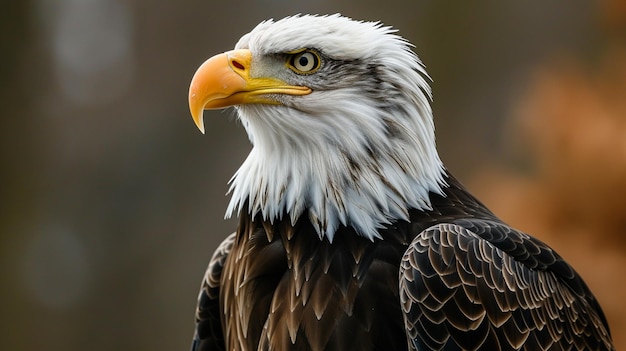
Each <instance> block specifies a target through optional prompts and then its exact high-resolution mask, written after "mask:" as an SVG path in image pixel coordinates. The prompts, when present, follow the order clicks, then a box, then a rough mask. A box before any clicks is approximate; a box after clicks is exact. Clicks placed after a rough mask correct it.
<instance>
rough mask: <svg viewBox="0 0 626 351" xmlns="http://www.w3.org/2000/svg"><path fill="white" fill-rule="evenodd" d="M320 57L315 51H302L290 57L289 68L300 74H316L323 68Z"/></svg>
mask: <svg viewBox="0 0 626 351" xmlns="http://www.w3.org/2000/svg"><path fill="white" fill-rule="evenodd" d="M321 64H322V60H321V58H320V55H319V54H318V53H317V52H315V51H313V50H308V49H305V50H302V51H300V52H295V53H292V54H291V55H289V59H288V60H287V66H288V67H289V68H290V69H291V70H292V71H294V72H296V73H298V74H312V73H315V72H316V71H317V70H318V69H319V68H320V66H321Z"/></svg>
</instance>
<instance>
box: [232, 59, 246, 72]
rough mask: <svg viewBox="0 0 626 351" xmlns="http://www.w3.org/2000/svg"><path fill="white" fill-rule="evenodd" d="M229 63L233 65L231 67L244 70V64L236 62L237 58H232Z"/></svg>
mask: <svg viewBox="0 0 626 351" xmlns="http://www.w3.org/2000/svg"><path fill="white" fill-rule="evenodd" d="M230 63H231V64H232V65H233V67H235V68H237V69H240V70H245V67H244V65H242V64H241V63H239V62H237V60H232V61H230Z"/></svg>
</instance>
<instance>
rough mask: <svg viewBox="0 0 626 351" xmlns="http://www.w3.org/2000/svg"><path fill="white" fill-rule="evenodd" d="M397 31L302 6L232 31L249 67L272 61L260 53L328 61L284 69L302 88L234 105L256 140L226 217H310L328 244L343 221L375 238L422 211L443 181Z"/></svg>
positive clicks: (424, 96) (425, 108)
mask: <svg viewBox="0 0 626 351" xmlns="http://www.w3.org/2000/svg"><path fill="white" fill-rule="evenodd" d="M394 33H395V30H393V29H391V28H390V27H384V26H383V25H382V24H380V23H372V22H359V21H354V20H351V19H349V18H346V17H342V16H340V15H332V16H311V15H303V16H294V17H287V18H284V19H282V20H279V21H272V20H269V21H265V22H262V23H261V24H259V25H258V26H257V27H256V28H254V29H253V30H252V31H251V32H250V33H248V34H246V35H244V36H243V37H242V38H241V39H240V41H239V42H238V43H237V45H236V49H249V50H250V51H251V52H252V54H253V64H255V65H256V66H255V67H256V68H255V67H253V68H252V74H257V75H261V74H262V73H263V72H267V70H271V68H268V67H270V66H271V65H269V64H268V65H264V64H262V62H265V61H264V60H269V59H268V58H269V57H272V55H279V54H283V53H287V52H292V51H294V50H299V49H303V48H309V49H314V50H317V51H318V52H319V53H320V54H321V55H323V57H325V58H326V60H325V61H324V62H323V63H322V65H327V66H328V67H322V68H321V69H320V70H319V71H318V72H317V73H315V74H311V75H307V76H302V75H300V76H296V74H293V72H291V74H292V75H293V76H294V77H290V76H281V77H280V78H281V79H283V80H286V81H289V80H292V81H293V82H294V83H297V85H306V86H309V87H311V88H312V89H313V92H312V93H311V94H309V95H305V96H280V97H278V99H280V101H281V103H282V104H281V105H261V104H252V105H241V106H238V107H237V111H238V115H239V118H240V119H241V121H242V122H243V125H244V127H245V128H246V131H247V133H248V135H249V138H250V140H251V142H252V144H253V148H252V151H251V152H250V154H249V156H248V158H247V159H246V160H245V162H244V163H243V164H242V166H241V168H239V170H238V171H237V173H236V174H235V175H234V176H233V178H232V179H231V187H230V192H231V193H232V198H231V201H230V204H229V206H228V210H227V216H230V215H231V214H233V213H239V212H241V211H248V212H249V213H250V214H251V215H253V216H254V215H256V214H258V213H261V214H262V216H263V218H264V219H266V220H270V221H274V220H278V219H282V216H283V215H287V216H289V218H290V220H291V222H292V223H295V222H296V221H297V219H298V218H299V217H300V216H301V215H306V216H308V217H309V219H310V220H311V222H312V223H313V225H314V226H315V228H316V230H317V232H318V234H319V236H320V238H323V237H327V238H328V239H329V240H331V241H332V240H333V237H334V235H335V232H336V230H337V228H338V227H339V226H340V225H344V226H352V227H354V229H355V230H356V231H357V232H358V233H359V234H360V235H362V236H365V237H367V238H369V239H371V240H374V238H380V237H381V236H380V234H379V233H378V230H379V229H380V228H381V227H383V226H384V225H386V224H389V223H392V222H393V221H395V220H408V210H409V209H411V208H415V209H428V208H430V199H429V192H434V193H441V187H442V186H443V185H444V180H443V173H444V169H443V165H442V163H441V161H440V159H439V156H438V154H437V150H436V148H435V135H434V125H433V120H432V112H431V108H430V104H429V100H430V87H429V86H428V83H427V82H426V80H425V78H424V77H427V75H426V72H425V71H424V68H423V66H422V64H421V62H420V61H419V59H418V58H417V56H416V55H415V54H414V53H413V52H412V51H411V49H410V46H411V45H410V44H409V43H408V42H407V41H405V40H404V39H402V38H401V37H399V36H397V35H395V34H394ZM331 63H332V64H331ZM324 68H326V69H324ZM246 203H247V204H248V208H244V205H245V204H246Z"/></svg>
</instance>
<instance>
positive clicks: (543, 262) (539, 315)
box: [400, 219, 614, 350]
mask: <svg viewBox="0 0 626 351" xmlns="http://www.w3.org/2000/svg"><path fill="white" fill-rule="evenodd" d="M400 300H401V304H402V309H403V312H404V319H405V323H406V328H407V337H408V342H409V345H410V347H411V348H412V349H413V350H425V349H427V350H461V349H462V350H549V349H550V350H570V349H572V350H613V349H614V348H613V346H612V344H611V337H610V334H609V330H608V326H607V323H606V319H605V318H604V315H603V313H602V310H601V309H600V307H599V305H598V303H597V301H596V300H595V298H594V297H593V295H592V294H591V292H590V291H589V289H588V288H587V286H586V285H585V284H584V282H583V281H582V279H581V278H580V277H579V276H578V275H577V274H576V272H575V271H574V270H573V269H572V268H571V267H570V266H569V265H568V264H567V263H565V262H564V261H563V260H562V259H561V257H560V256H558V255H557V254H556V253H554V251H552V250H551V249H550V248H549V247H548V246H546V245H545V244H543V243H542V242H540V241H539V240H536V239H533V238H531V237H530V236H528V235H526V234H524V233H521V232H518V231H515V230H513V229H511V228H510V227H508V226H506V225H504V224H501V223H499V222H495V221H493V222H492V221H485V220H476V219H471V220H461V221H456V222H455V223H444V224H438V225H435V226H432V227H430V228H428V229H426V230H424V231H423V232H421V233H420V234H419V235H418V236H417V237H416V238H415V239H414V240H413V242H412V243H411V245H410V246H409V248H408V250H407V251H406V253H405V255H404V257H403V259H402V263H401V267H400Z"/></svg>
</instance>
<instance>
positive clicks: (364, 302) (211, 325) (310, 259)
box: [193, 177, 613, 351]
mask: <svg viewBox="0 0 626 351" xmlns="http://www.w3.org/2000/svg"><path fill="white" fill-rule="evenodd" d="M447 182H448V183H449V187H447V188H446V189H445V196H441V195H435V194H431V198H432V204H433V209H432V210H431V211H426V212H423V211H412V212H411V221H410V222H403V221H402V222H397V223H394V224H393V225H390V226H388V227H386V228H385V229H383V230H381V234H382V236H383V240H376V241H374V242H371V241H370V240H368V239H366V238H363V237H362V236H359V235H356V233H354V231H353V230H352V229H351V228H346V227H342V228H340V229H339V231H340V233H339V234H341V235H337V237H336V239H335V241H334V242H333V243H330V242H328V240H326V239H324V240H320V239H319V238H318V236H317V235H316V234H315V231H314V229H313V228H312V226H311V224H310V223H309V222H308V221H307V220H306V219H301V220H300V221H298V222H297V223H296V224H295V225H294V226H292V225H290V224H289V223H288V222H285V221H280V222H278V223H274V224H273V225H272V224H268V223H267V222H264V221H263V220H262V219H260V218H256V219H252V218H250V217H247V216H242V217H241V219H240V226H239V229H238V231H237V232H236V233H233V234H232V235H230V236H229V237H228V238H227V239H226V240H225V241H224V243H223V244H222V245H221V246H220V248H218V250H217V251H216V253H215V255H214V257H213V259H212V260H211V263H210V265H209V269H208V270H207V275H206V276H205V280H204V283H203V287H202V291H201V293H200V299H199V305H198V313H197V322H198V328H197V333H196V337H195V340H194V346H193V350H197V351H204V350H226V349H227V350H242V351H243V350H257V349H258V350H315V351H319V350H460V349H462V350H570V349H571V350H612V349H613V348H612V346H611V338H610V335H609V328H608V325H607V322H606V319H605V318H604V315H603V313H602V310H601V309H600V306H599V305H598V303H597V301H596V300H595V298H594V297H593V295H592V294H591V292H590V291H589V289H588V288H587V286H586V285H585V284H584V282H583V281H582V280H581V278H580V277H579V276H578V275H577V274H576V272H575V271H574V270H573V269H572V268H571V267H570V266H569V265H568V264H567V263H566V262H565V261H563V260H562V258H561V257H560V256H558V255H557V254H556V253H555V252H554V251H553V250H552V249H550V248H549V247H548V246H546V245H545V244H543V243H542V242H540V241H538V240H537V239H534V238H532V237H530V236H528V235H526V234H524V233H521V232H518V231H516V230H514V229H511V228H510V227H508V226H506V225H505V224H504V223H502V222H501V221H500V220H499V219H498V218H497V217H495V216H494V215H493V214H492V213H491V212H490V211H489V210H488V209H487V208H485V207H484V206H483V205H482V204H481V203H480V202H479V201H478V200H476V199H475V198H474V197H473V196H472V195H470V194H469V193H468V192H467V191H466V190H465V189H464V188H463V187H462V186H461V185H460V184H459V183H458V182H457V181H456V180H455V179H454V178H452V177H449V178H448V179H447ZM403 315H404V318H403ZM220 320H221V323H219V322H218V321H220ZM224 342H226V344H224ZM225 345H228V348H226V346H225Z"/></svg>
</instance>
